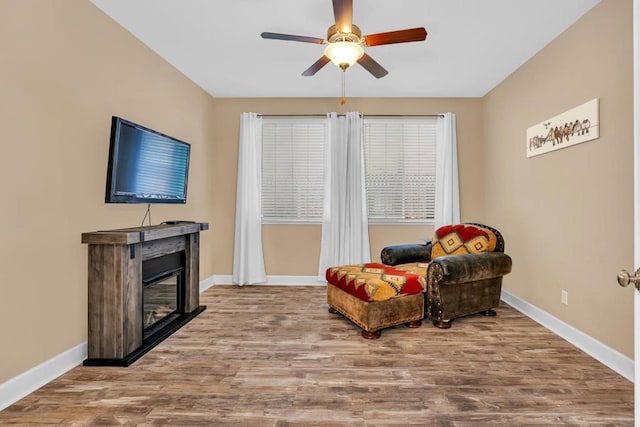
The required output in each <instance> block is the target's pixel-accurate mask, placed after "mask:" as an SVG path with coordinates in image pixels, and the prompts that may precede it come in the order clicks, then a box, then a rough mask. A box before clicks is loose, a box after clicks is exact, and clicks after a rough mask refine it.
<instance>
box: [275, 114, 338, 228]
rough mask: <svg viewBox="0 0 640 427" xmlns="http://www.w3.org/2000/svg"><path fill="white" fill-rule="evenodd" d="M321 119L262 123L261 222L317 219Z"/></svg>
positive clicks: (321, 190)
mask: <svg viewBox="0 0 640 427" xmlns="http://www.w3.org/2000/svg"><path fill="white" fill-rule="evenodd" d="M326 139H327V121H326V120H325V119H312V118H304V119H300V118H297V119H267V118H264V119H263V122H262V221H263V222H264V223H277V222H285V223H292V222H302V223H304V222H321V221H322V204H323V194H324V154H325V151H326V149H325V143H326Z"/></svg>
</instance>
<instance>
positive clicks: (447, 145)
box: [434, 113, 460, 230]
mask: <svg viewBox="0 0 640 427" xmlns="http://www.w3.org/2000/svg"><path fill="white" fill-rule="evenodd" d="M442 116H443V117H439V118H438V137H437V142H436V199H435V212H434V216H435V219H434V225H435V229H436V230H437V229H438V228H440V227H442V226H443V225H448V224H458V223H460V191H459V186H458V143H457V138H456V115H455V114H453V113H444V114H443V115H442Z"/></svg>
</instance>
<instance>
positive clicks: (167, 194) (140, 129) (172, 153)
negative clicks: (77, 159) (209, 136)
mask: <svg viewBox="0 0 640 427" xmlns="http://www.w3.org/2000/svg"><path fill="white" fill-rule="evenodd" d="M190 152H191V145H190V144H188V143H186V142H183V141H180V140H178V139H176V138H173V137H171V136H168V135H164V134H162V133H160V132H157V131H155V130H151V129H148V128H146V127H144V126H141V125H139V124H136V123H133V122H130V121H127V120H124V119H121V118H120V117H115V116H114V117H112V119H111V139H110V143H109V164H108V170H107V190H106V194H105V202H106V203H186V202H187V180H188V177H189V155H190Z"/></svg>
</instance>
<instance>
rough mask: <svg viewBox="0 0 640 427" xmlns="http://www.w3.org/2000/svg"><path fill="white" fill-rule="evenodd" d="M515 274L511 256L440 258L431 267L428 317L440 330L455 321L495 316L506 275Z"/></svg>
mask: <svg viewBox="0 0 640 427" xmlns="http://www.w3.org/2000/svg"><path fill="white" fill-rule="evenodd" d="M510 271H511V257H510V256H509V255H507V254H504V253H502V252H482V253H475V254H466V255H449V256H443V257H438V258H436V259H434V260H432V261H431V262H430V263H429V267H428V268H427V292H426V293H425V316H426V317H428V318H430V319H432V320H433V324H434V325H435V326H437V327H439V328H449V327H450V326H451V321H452V320H453V319H455V318H458V317H462V316H467V315H470V314H475V313H482V314H484V315H485V316H495V314H496V312H495V310H493V308H495V307H498V306H499V304H500V292H501V288H502V276H504V275H505V274H508V273H509V272H510Z"/></svg>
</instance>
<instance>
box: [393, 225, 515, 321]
mask: <svg viewBox="0 0 640 427" xmlns="http://www.w3.org/2000/svg"><path fill="white" fill-rule="evenodd" d="M381 260H382V263H383V264H386V265H391V266H399V265H402V264H407V263H424V262H428V265H427V271H426V291H425V293H424V303H425V318H429V319H431V320H432V321H433V324H434V325H435V326H437V327H439V328H444V329H446V328H449V327H451V322H452V321H453V319H456V318H460V317H463V316H467V315H471V314H477V313H481V314H483V315H485V316H495V315H496V312H495V310H494V308H495V307H498V305H499V304H500V291H501V288H502V277H503V276H504V275H505V274H508V273H509V272H510V271H511V257H509V256H508V255H506V254H505V253H504V239H503V237H502V234H500V232H499V231H498V230H496V229H495V228H492V227H489V226H487V225H483V224H477V223H465V224H457V225H450V226H445V227H441V228H439V229H438V230H436V233H435V234H434V237H433V240H432V241H431V242H428V243H426V244H407V245H396V246H388V247H386V248H384V249H383V250H382V253H381Z"/></svg>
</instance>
